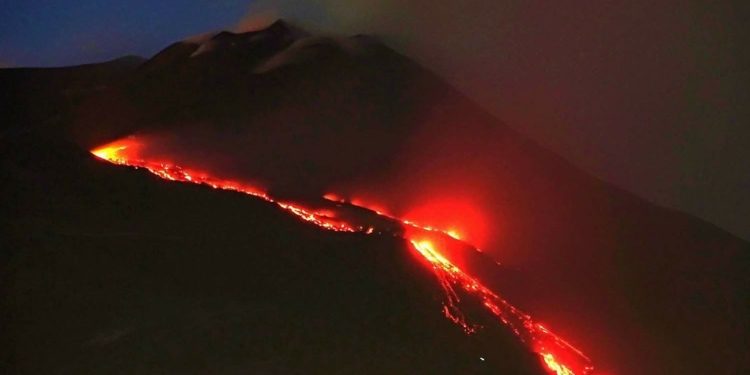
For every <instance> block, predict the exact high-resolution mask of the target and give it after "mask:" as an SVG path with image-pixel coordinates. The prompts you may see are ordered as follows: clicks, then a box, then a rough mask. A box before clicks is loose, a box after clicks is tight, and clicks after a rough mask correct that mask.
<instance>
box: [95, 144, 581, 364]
mask: <svg viewBox="0 0 750 375" xmlns="http://www.w3.org/2000/svg"><path fill="white" fill-rule="evenodd" d="M142 147H144V145H143V144H142V143H140V142H139V141H138V140H137V139H135V138H133V137H130V138H125V139H121V140H118V141H115V142H112V143H110V144H107V145H104V146H102V147H99V148H97V149H95V150H93V151H91V153H92V154H94V155H95V156H97V157H99V158H101V159H104V160H107V161H109V162H111V163H114V164H118V165H126V166H131V167H135V168H144V169H146V170H148V171H149V172H151V173H153V174H155V175H157V176H159V177H161V178H164V179H167V180H171V181H180V182H191V183H195V184H203V185H207V186H210V187H212V188H215V189H221V190H231V191H236V192H241V193H245V194H248V195H252V196H254V197H257V198H260V199H263V200H265V201H267V202H271V203H274V204H276V205H278V206H279V207H280V208H282V209H284V210H286V211H288V212H290V213H292V214H294V215H295V216H297V217H299V218H301V219H303V220H305V221H307V222H310V223H313V224H315V225H317V226H319V227H321V228H324V229H328V230H333V231H341V232H361V233H366V234H371V233H380V231H379V228H373V227H372V226H359V225H353V224H349V223H347V222H345V221H344V220H339V219H337V218H336V217H335V216H336V212H335V210H334V209H327V210H312V209H309V208H305V207H302V206H300V205H299V204H296V203H288V202H280V201H276V200H274V199H273V198H272V197H270V196H269V195H268V194H266V193H265V192H263V191H262V190H261V189H258V188H256V187H253V186H248V185H244V184H240V183H238V182H235V181H229V180H223V179H219V178H215V177H212V176H209V175H208V174H206V173H202V172H197V171H192V170H189V169H184V168H181V167H179V166H176V165H174V164H171V163H165V162H154V161H147V160H144V159H142V158H141V157H140V155H141V154H140V152H139V150H140V148H142ZM324 198H325V199H326V200H328V201H331V202H335V203H338V204H344V203H347V204H349V205H352V206H358V207H361V208H366V209H368V210H370V211H373V212H375V213H376V214H378V215H380V216H382V217H385V218H388V219H390V220H393V221H398V222H399V223H401V225H402V226H403V227H404V228H405V230H404V232H403V236H404V237H405V238H406V239H407V240H409V241H410V242H411V244H412V245H413V247H414V249H415V250H416V251H417V253H418V254H420V255H421V256H422V257H423V258H424V259H425V260H426V261H427V262H428V263H429V265H430V266H431V267H432V269H433V271H434V273H435V275H436V277H437V278H438V279H439V280H440V283H441V285H442V287H443V290H444V292H445V295H446V299H445V301H444V302H443V314H445V316H446V318H448V319H450V320H451V321H452V322H454V323H456V324H458V325H459V326H461V327H462V328H463V330H464V331H465V332H466V333H467V334H473V333H475V332H477V331H478V330H480V329H481V328H482V327H481V326H479V325H477V324H475V323H472V322H470V319H469V318H468V317H467V316H466V314H465V313H464V312H463V311H462V308H461V307H462V301H461V298H460V295H461V294H465V295H470V296H474V297H475V298H478V300H479V301H480V302H481V304H482V305H483V306H484V307H485V308H486V309H487V312H489V313H491V314H492V315H494V316H496V317H497V318H498V319H499V320H500V321H501V322H502V323H503V324H505V325H506V326H507V327H509V328H510V329H511V330H512V331H513V332H514V333H515V334H516V335H517V336H518V337H519V339H521V340H522V341H523V342H524V343H526V344H527V345H528V346H529V348H530V349H531V350H532V351H534V352H536V353H538V354H539V355H540V357H541V359H542V362H543V363H544V364H545V366H546V367H547V370H548V372H549V373H550V374H555V375H586V374H591V373H592V372H593V367H592V366H591V361H590V360H589V359H588V358H587V357H586V356H585V355H583V353H581V352H580V351H579V350H577V349H576V348H574V347H573V346H572V345H570V344H569V343H567V342H566V341H564V340H563V339H561V338H560V337H558V336H557V335H555V334H553V333H552V332H550V331H549V330H548V329H547V328H545V327H544V326H542V325H541V324H538V323H535V322H533V321H532V319H531V317H530V316H529V315H527V314H524V313H523V312H521V311H519V310H518V309H516V308H515V307H513V306H512V305H510V304H509V303H508V302H506V301H505V300H503V299H502V298H500V297H498V296H497V295H496V294H495V293H493V292H492V291H491V290H489V289H488V288H486V287H485V286H483V285H482V284H481V283H479V282H478V281H477V280H476V279H474V278H473V277H471V276H469V275H468V274H466V273H465V272H463V271H462V270H461V269H460V268H459V267H457V266H456V265H455V264H454V263H452V262H451V261H449V260H448V259H446V258H445V256H444V255H443V254H441V253H440V251H439V250H438V249H437V248H436V247H437V244H442V243H445V242H444V241H454V243H455V241H461V237H462V236H461V235H460V234H459V232H458V231H457V229H456V228H461V230H462V231H463V230H466V231H467V232H471V231H470V230H469V228H463V227H460V225H458V224H457V225H455V226H451V227H449V229H447V230H442V229H438V228H435V227H430V226H423V225H420V224H417V223H415V222H413V221H410V220H405V219H404V220H402V219H397V218H394V217H391V216H388V215H387V214H385V213H384V211H383V210H382V209H372V208H370V207H366V206H365V205H364V204H362V202H359V201H357V202H347V201H346V200H345V199H342V198H340V197H338V196H336V195H334V194H326V195H325V197H324ZM438 206H439V205H438ZM435 209H436V208H435V207H432V208H430V209H429V211H428V212H434V211H435ZM467 212H470V211H467ZM414 216H417V217H423V216H424V214H423V213H417V214H415V215H414ZM469 217H470V219H471V220H470V221H472V222H478V221H480V220H479V219H478V216H477V215H476V214H470V215H469ZM469 224H471V223H469ZM386 231H387V229H386ZM475 250H477V251H479V250H478V249H476V248H475Z"/></svg>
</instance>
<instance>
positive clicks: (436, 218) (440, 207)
mask: <svg viewBox="0 0 750 375" xmlns="http://www.w3.org/2000/svg"><path fill="white" fill-rule="evenodd" d="M404 219H405V220H408V221H410V222H414V223H420V224H421V225H422V226H429V227H431V228H440V231H442V232H445V233H446V234H448V235H450V236H451V237H453V238H455V239H462V240H464V241H466V242H468V243H473V244H481V243H483V241H484V237H485V235H484V234H485V233H486V231H487V218H486V217H485V216H484V215H483V214H482V212H481V210H479V209H478V207H477V205H476V204H474V203H473V202H471V201H470V200H468V199H462V198H456V197H450V196H448V197H443V198H441V199H435V200H430V201H428V202H426V203H424V204H421V205H419V206H418V207H416V208H414V209H412V210H410V211H408V212H406V215H404Z"/></svg>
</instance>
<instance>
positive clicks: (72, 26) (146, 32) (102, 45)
mask: <svg viewBox="0 0 750 375" xmlns="http://www.w3.org/2000/svg"><path fill="white" fill-rule="evenodd" d="M251 3H252V0H131V1H127V2H124V1H121V0H3V1H0V66H62V65H74V64H82V63H90V62H96V61H103V60H109V59H112V58H116V57H120V56H123V55H127V54H135V55H140V56H143V57H149V56H151V55H153V54H154V53H156V52H158V51H159V50H160V49H162V48H164V47H166V46H167V45H168V44H170V43H172V42H175V41H177V40H180V39H182V38H184V37H186V36H190V35H193V34H200V33H203V32H205V31H210V30H215V29H221V28H227V27H231V26H232V25H234V24H236V23H237V21H239V19H240V18H241V17H242V15H243V14H244V13H246V11H247V8H248V6H249V4H251Z"/></svg>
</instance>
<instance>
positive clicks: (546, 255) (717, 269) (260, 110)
mask: <svg viewBox="0 0 750 375" xmlns="http://www.w3.org/2000/svg"><path fill="white" fill-rule="evenodd" d="M222 35H223V36H222V40H225V42H222V43H217V45H216V46H215V47H214V48H212V49H210V50H208V51H206V52H205V53H201V54H198V55H193V53H194V52H195V50H196V49H197V48H198V47H196V46H195V45H192V46H187V45H186V44H185V43H183V44H178V46H181V47H180V48H184V49H185V51H182V52H180V53H175V54H171V53H169V54H170V55H173V56H171V57H170V58H169V59H165V58H164V56H166V55H167V51H165V53H163V54H160V55H157V56H156V57H154V59H153V60H152V61H150V62H147V63H145V64H144V65H143V69H141V70H140V71H138V70H136V71H135V72H133V73H132V74H131V75H129V76H128V77H127V78H126V79H124V80H123V81H121V83H119V84H117V85H113V86H111V87H108V88H107V89H106V90H104V91H102V92H100V93H98V94H97V95H95V96H90V97H88V98H86V99H85V100H83V101H82V102H81V103H80V104H79V105H74V106H71V107H68V108H66V110H65V111H63V112H62V114H61V120H60V126H59V127H58V132H59V133H60V134H61V135H62V136H64V137H66V138H68V139H71V140H72V141H73V142H75V143H77V144H78V145H80V146H82V147H84V148H86V149H90V148H93V147H95V146H98V145H101V144H103V143H106V142H109V141H111V140H114V139H117V138H120V137H124V136H128V135H131V134H136V138H137V139H139V140H140V141H142V142H143V144H144V147H143V150H142V152H143V155H144V156H145V157H148V158H150V159H154V160H166V161H170V162H173V163H177V164H180V165H183V166H189V167H191V168H194V169H197V170H205V171H211V172H212V173H215V174H216V175H218V176H224V177H226V178H232V179H238V180H243V181H252V182H257V183H259V184H260V185H261V186H264V187H266V188H268V189H270V190H272V191H275V192H278V193H283V194H289V195H294V196H320V195H322V194H324V193H336V194H337V195H339V196H342V197H345V198H347V199H352V200H363V201H365V202H371V203H373V204H375V205H377V206H381V207H384V208H385V209H386V210H387V212H388V213H390V214H392V215H394V216H398V217H406V218H411V219H414V220H419V221H421V222H425V223H427V224H430V225H434V226H437V227H441V228H442V227H444V229H458V230H459V231H460V232H461V235H462V238H466V239H467V240H468V241H469V242H471V243H474V244H476V245H478V246H480V247H481V248H482V249H484V250H485V251H486V253H488V254H490V255H492V256H493V257H494V258H495V259H496V260H498V261H500V262H501V263H503V264H505V265H507V267H508V268H509V269H513V270H515V273H514V276H512V277H511V276H508V275H506V274H502V275H498V274H497V273H496V270H495V269H494V268H486V269H485V268H484V267H482V266H481V265H471V264H470V265H468V266H471V267H472V270H474V271H475V272H477V273H479V274H480V278H481V279H482V280H483V281H484V282H485V283H486V284H488V285H491V286H492V287H493V289H495V290H496V291H498V292H499V293H500V294H501V295H502V296H504V297H506V298H508V299H509V300H510V301H511V302H512V303H514V304H516V305H518V306H520V307H522V308H524V309H525V310H528V311H529V312H531V313H532V314H533V315H535V316H539V317H541V318H542V319H543V321H544V322H546V323H548V324H549V325H550V326H551V327H553V329H555V330H556V331H558V332H560V333H562V334H563V336H564V337H567V338H569V339H571V340H572V341H573V342H574V343H575V344H576V346H579V347H581V348H582V349H583V351H584V352H585V353H587V354H588V355H590V356H591V357H592V358H593V359H594V360H595V362H596V363H597V366H598V367H601V368H603V369H604V370H613V371H615V372H616V373H622V374H626V373H637V374H663V373H684V374H693V373H694V374H703V373H721V374H733V373H742V372H747V371H749V370H750V358H747V355H746V353H748V352H750V348H748V342H749V340H748V335H749V334H750V333H749V332H750V327H749V326H748V321H747V319H746V317H747V316H749V315H750V305H749V304H748V301H750V295H748V293H750V291H748V290H747V288H746V285H748V284H750V279H749V278H750V276H749V275H750V272H748V270H749V268H748V265H750V259H749V257H750V246H749V245H748V244H747V243H746V242H743V241H741V240H739V239H737V238H735V237H733V236H731V235H729V234H727V233H725V232H724V231H722V230H720V229H718V228H716V227H714V226H712V225H710V224H708V223H705V222H702V221H700V220H698V219H695V218H693V217H690V216H688V215H684V214H681V213H678V212H674V211H671V210H667V209H664V208H660V207H656V206H654V205H651V204H649V203H648V202H645V201H643V200H641V199H639V198H637V197H634V196H632V195H631V194H629V193H627V192H624V191H622V190H620V189H618V188H616V187H613V186H610V185H608V184H606V183H603V182H602V181H599V180H596V179H594V178H592V177H590V176H588V175H586V174H584V173H583V172H581V171H579V170H578V169H576V168H574V167H573V166H571V165H570V164H569V163H567V162H566V161H565V160H563V159H561V158H559V157H557V156H555V155H553V154H551V153H550V152H548V151H546V150H544V149H542V148H541V147H539V146H538V145H536V144H535V143H534V142H532V141H530V140H528V139H526V138H524V137H523V136H521V135H519V134H517V133H515V132H514V131H512V130H510V129H509V128H508V127H507V126H505V125H504V124H502V123H501V122H500V121H498V120H497V119H495V118H493V117H492V116H490V115H489V114H487V113H486V112H485V111H483V110H482V109H481V108H479V107H478V106H477V105H475V104H474V103H472V102H470V101H469V100H467V99H466V98H464V97H463V96H461V95H460V94H458V93H457V92H456V91H455V90H453V89H452V88H451V87H449V86H448V85H446V84H445V83H444V82H443V81H442V80H440V79H439V78H438V77H436V76H435V75H434V74H432V73H430V72H428V71H426V70H425V69H423V68H421V67H420V66H418V65H417V64H414V63H413V62H411V61H409V60H408V59H406V58H404V57H403V56H400V55H398V54H396V53H395V52H393V51H392V50H390V49H388V48H387V47H385V46H383V45H381V44H379V43H377V41H375V40H373V39H372V38H367V37H361V36H360V37H353V38H347V39H341V38H316V37H305V36H301V35H299V34H297V33H295V32H292V30H291V29H289V28H288V26H285V25H284V24H276V26H274V27H273V28H271V29H268V30H261V31H258V32H255V33H254V34H247V35H243V34H237V35H233V34H222ZM233 40H236V42H237V43H235V44H233V42H232V41H233ZM243 40H257V41H258V42H253V43H239V42H240V41H243ZM188 47H189V48H188ZM172 48H176V47H172ZM188 50H190V53H188V52H187V51H188ZM149 64H150V65H151V66H158V67H159V69H151V68H148V69H146V68H145V67H147V66H149ZM498 89H502V88H498ZM450 226H455V227H457V228H448V227H450Z"/></svg>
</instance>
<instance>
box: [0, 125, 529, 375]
mask: <svg viewBox="0 0 750 375" xmlns="http://www.w3.org/2000/svg"><path fill="white" fill-rule="evenodd" d="M7 141H9V140H7V139H6V140H4V143H3V149H4V150H6V153H4V155H3V168H2V173H3V177H7V178H9V179H8V180H7V181H9V182H10V183H9V184H8V185H6V186H5V187H4V191H3V193H4V194H3V196H4V197H6V199H5V200H6V201H5V202H4V203H7V204H8V206H7V207H9V208H10V210H9V211H8V215H6V217H5V218H6V219H9V222H10V223H11V225H10V226H9V227H5V226H4V228H7V229H4V230H3V231H4V233H3V237H4V238H6V239H9V240H10V241H9V242H8V243H9V244H10V245H11V246H9V247H4V249H3V255H4V257H3V259H4V262H3V267H2V279H3V282H2V289H1V291H2V296H3V298H2V301H3V305H2V307H3V312H4V314H6V316H7V317H9V318H10V319H8V320H4V322H7V325H6V326H5V327H3V328H4V329H3V331H4V332H6V333H7V334H4V335H3V336H2V345H1V347H2V348H3V352H2V355H3V361H2V363H3V364H4V365H5V366H7V367H6V368H5V369H4V371H3V372H4V373H12V374H26V373H58V374H81V373H102V372H107V373H133V372H138V373H160V374H164V373H175V374H177V373H179V374H185V373H191V374H209V373H210V374H215V373H237V372H248V373H285V374H287V373H332V372H339V373H364V374H392V373H394V372H396V373H431V374H442V373H445V374H450V373H468V374H485V373H486V374H489V373H508V374H542V373H544V372H543V371H542V369H541V361H540V359H539V358H538V357H537V356H535V355H533V354H532V353H531V352H529V351H527V350H526V349H525V348H524V347H523V346H522V345H521V343H520V342H519V341H518V340H516V339H515V337H514V336H513V335H512V333H511V332H510V331H508V330H507V329H506V328H505V327H503V326H502V325H497V324H494V325H492V324H487V328H486V329H485V330H484V331H483V333H482V334H481V335H474V336H467V335H466V334H465V333H464V332H463V330H462V329H461V328H460V327H459V326H456V325H454V324H453V323H452V322H450V321H449V320H447V319H445V318H444V317H443V316H442V314H440V313H439V311H440V310H441V302H440V298H439V297H440V295H441V294H442V292H441V287H440V284H439V282H438V280H436V279H435V278H434V277H433V276H432V274H431V272H430V270H429V268H426V267H424V266H423V265H422V264H420V263H419V262H418V257H417V256H415V254H414V252H413V251H412V250H410V249H409V247H408V246H407V244H406V243H405V242H404V241H403V240H402V239H398V238H395V237H393V236H389V235H370V236H367V235H363V234H345V233H337V232H327V231H324V230H321V229H319V228H317V227H315V226H313V225H310V224H308V223H305V222H304V221H301V220H298V219H295V218H294V217H293V216H290V215H289V214H287V213H286V212H283V211H282V210H280V209H278V207H276V206H275V205H273V204H270V203H268V202H265V201H263V200H261V199H258V198H253V197H248V196H246V195H244V194H239V193H234V192H220V191H216V190H213V189H211V188H209V187H207V186H193V185H184V184H179V183H174V182H168V181H163V180H160V179H158V178H156V177H155V176H152V175H150V174H148V173H146V172H145V171H143V170H138V171H136V170H132V169H120V168H118V167H116V166H112V165H109V164H107V163H105V162H103V161H99V160H95V158H94V157H93V156H91V155H89V154H87V153H85V152H81V151H80V150H79V149H77V148H76V147H73V146H70V145H68V144H66V143H65V142H60V141H57V140H47V139H44V138H41V139H40V138H35V137H28V136H25V137H20V138H18V137H17V138H14V139H12V142H11V143H7ZM7 198H10V199H7ZM188 202H189V203H188ZM8 251H10V252H11V253H8ZM480 357H482V359H480Z"/></svg>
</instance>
